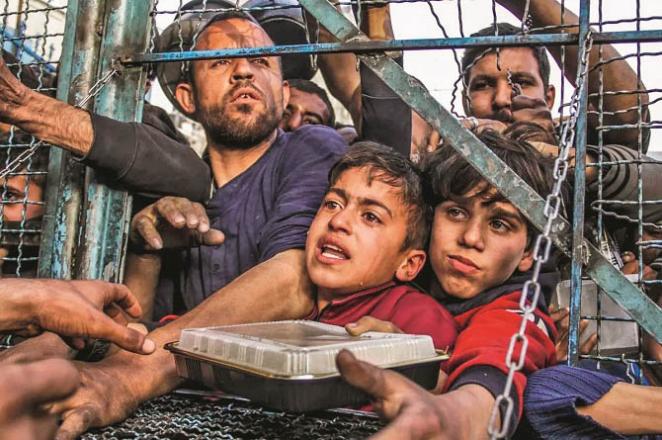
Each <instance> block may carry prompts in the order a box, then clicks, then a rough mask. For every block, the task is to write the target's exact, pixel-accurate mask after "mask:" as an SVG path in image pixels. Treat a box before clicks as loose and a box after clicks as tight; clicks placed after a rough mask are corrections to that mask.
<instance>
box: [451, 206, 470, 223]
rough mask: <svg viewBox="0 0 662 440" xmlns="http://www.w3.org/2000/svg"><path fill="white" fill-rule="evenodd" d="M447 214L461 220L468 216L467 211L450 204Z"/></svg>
mask: <svg viewBox="0 0 662 440" xmlns="http://www.w3.org/2000/svg"><path fill="white" fill-rule="evenodd" d="M446 215H447V216H448V217H449V218H451V219H456V220H461V219H463V218H465V217H466V212H465V211H464V209H462V208H459V207H457V206H450V207H448V208H446Z"/></svg>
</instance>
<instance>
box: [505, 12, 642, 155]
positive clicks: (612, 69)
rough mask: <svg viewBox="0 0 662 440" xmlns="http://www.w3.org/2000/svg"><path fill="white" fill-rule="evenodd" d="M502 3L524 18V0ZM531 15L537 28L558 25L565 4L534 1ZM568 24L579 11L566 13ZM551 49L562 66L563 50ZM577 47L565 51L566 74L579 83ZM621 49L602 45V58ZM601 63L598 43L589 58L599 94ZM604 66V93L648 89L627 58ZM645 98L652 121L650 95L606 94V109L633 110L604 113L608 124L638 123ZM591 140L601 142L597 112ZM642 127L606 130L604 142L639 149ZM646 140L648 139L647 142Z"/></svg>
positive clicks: (575, 21) (574, 29) (594, 99)
mask: <svg viewBox="0 0 662 440" xmlns="http://www.w3.org/2000/svg"><path fill="white" fill-rule="evenodd" d="M499 3H501V5H503V6H504V7H505V8H506V9H508V10H509V11H510V12H512V13H513V14H514V15H516V16H517V17H520V18H521V17H522V15H523V14H524V5H525V2H524V1H522V0H499ZM529 12H530V15H531V18H532V20H533V26H534V27H543V26H557V25H560V24H561V6H560V4H559V3H558V2H557V1H556V0H531V3H530V10H529ZM563 23H564V24H578V23H579V21H578V18H577V16H576V15H575V14H573V13H572V12H570V11H568V10H567V9H566V10H565V13H564V16H563ZM578 30H579V29H578V27H568V28H563V29H562V30H561V32H568V33H574V32H578ZM548 50H549V52H550V53H551V54H552V57H554V60H555V61H556V63H557V64H558V65H559V66H561V63H562V59H561V49H560V47H558V46H554V47H549V48H548ZM577 55H578V49H577V46H566V51H565V74H566V75H567V77H568V80H569V81H570V82H571V83H573V84H575V81H576V79H577V78H576V74H577ZM619 56H620V54H619V53H618V51H617V50H616V49H615V48H614V47H613V46H612V45H609V44H604V45H602V59H603V60H610V59H613V58H616V57H619ZM599 62H600V47H599V46H597V45H596V46H595V47H593V49H592V50H591V53H590V58H589V69H590V71H589V83H588V85H589V94H597V93H599V92H600V69H594V67H595V66H596V65H598V63H599ZM601 69H602V72H603V74H602V83H603V91H604V92H615V91H623V90H628V91H634V90H642V89H645V86H644V85H643V84H642V83H641V82H639V81H638V80H637V74H636V72H635V71H634V70H633V69H632V68H631V67H630V65H629V64H628V62H627V61H626V60H624V59H621V60H614V61H610V62H608V63H606V64H603V65H602V66H601ZM638 97H640V99H641V105H642V106H643V114H642V121H643V122H648V121H649V119H650V118H649V114H648V110H647V104H648V94H646V93H641V94H636V93H632V94H622V95H615V96H605V97H604V101H603V109H604V112H605V113H606V112H618V111H624V110H627V109H632V110H629V111H626V112H624V113H619V114H616V115H608V114H605V115H604V121H603V124H604V125H620V124H636V123H637V122H638V111H637V100H638ZM598 99H599V98H598V97H597V96H595V97H592V98H591V99H590V101H589V102H590V106H591V107H592V110H597V109H598ZM588 123H589V128H591V129H592V130H590V131H589V133H590V134H589V142H591V143H597V134H596V130H595V129H596V127H597V126H598V123H599V121H598V117H597V116H596V115H589V120H588ZM647 131H648V130H646V129H644V133H643V135H644V136H643V138H644V141H645V140H646V138H647V137H648V133H647ZM637 141H638V129H637V128H630V129H619V130H609V131H605V132H604V143H605V144H608V143H612V144H620V145H626V146H628V147H630V148H632V149H635V150H636V149H637V143H638V142H637ZM645 143H646V142H645ZM646 150H647V145H644V146H643V151H644V152H646Z"/></svg>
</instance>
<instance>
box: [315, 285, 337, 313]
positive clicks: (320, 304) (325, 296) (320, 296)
mask: <svg viewBox="0 0 662 440" xmlns="http://www.w3.org/2000/svg"><path fill="white" fill-rule="evenodd" d="M333 298H334V296H333V293H331V292H330V291H329V290H328V289H324V288H322V287H318V288H317V299H316V301H317V310H319V311H322V310H323V309H324V307H326V306H328V305H329V303H330V302H331V301H332V300H333Z"/></svg>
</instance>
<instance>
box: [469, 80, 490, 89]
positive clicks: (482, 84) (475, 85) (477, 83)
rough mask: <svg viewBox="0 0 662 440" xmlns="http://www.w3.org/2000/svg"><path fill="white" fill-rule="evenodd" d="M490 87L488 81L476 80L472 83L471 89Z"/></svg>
mask: <svg viewBox="0 0 662 440" xmlns="http://www.w3.org/2000/svg"><path fill="white" fill-rule="evenodd" d="M488 87H489V83H488V82H487V81H475V82H473V83H471V90H484V89H486V88H488Z"/></svg>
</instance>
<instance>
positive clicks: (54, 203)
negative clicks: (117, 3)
mask: <svg viewBox="0 0 662 440" xmlns="http://www.w3.org/2000/svg"><path fill="white" fill-rule="evenodd" d="M104 3H105V0H70V1H69V3H68V5H69V8H68V9H67V15H66V22H65V23H66V25H65V29H66V32H65V35H64V41H63V48H62V58H61V63H60V71H59V80H58V90H57V98H58V99H60V100H62V101H66V102H68V103H70V104H74V103H75V102H77V101H79V100H80V99H81V98H82V97H83V96H85V95H86V94H87V92H88V91H89V90H90V88H91V87H92V85H93V82H94V77H95V74H96V68H97V63H98V57H99V48H100V46H101V38H100V37H99V35H98V33H97V26H99V25H100V24H101V18H102V14H103V6H104ZM84 178H85V167H84V166H83V165H82V164H81V163H80V162H78V161H76V160H75V159H73V158H72V156H71V154H70V153H68V152H65V151H64V150H61V149H59V148H52V149H51V151H50V160H49V165H48V178H47V190H46V198H45V200H46V212H45V214H44V223H43V234H42V242H41V247H40V250H39V267H38V275H39V276H40V277H46V278H65V279H70V278H71V277H72V270H73V264H74V258H75V254H76V245H77V242H78V231H79V224H80V221H79V220H80V215H81V205H82V200H83V193H82V190H83V184H84Z"/></svg>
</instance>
